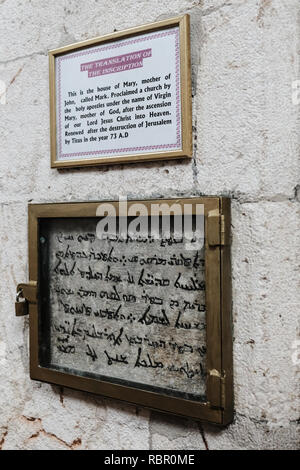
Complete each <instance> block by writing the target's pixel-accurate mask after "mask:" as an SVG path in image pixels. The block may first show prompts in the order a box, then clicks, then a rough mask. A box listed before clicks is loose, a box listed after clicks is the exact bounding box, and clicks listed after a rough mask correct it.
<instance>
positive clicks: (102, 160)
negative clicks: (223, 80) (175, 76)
mask: <svg viewBox="0 0 300 470" xmlns="http://www.w3.org/2000/svg"><path fill="white" fill-rule="evenodd" d="M174 26H179V34H180V82H181V87H180V88H181V90H180V91H181V131H182V149H181V150H174V151H167V152H161V151H160V152H153V153H145V154H132V155H121V156H114V157H98V158H90V159H84V160H80V159H79V160H71V161H58V160H57V155H56V90H55V59H56V57H58V56H60V55H64V54H67V53H68V52H74V51H76V50H80V49H86V48H88V47H93V46H96V45H98V44H104V43H108V42H112V41H116V40H118V39H125V38H128V37H131V36H135V35H139V34H145V33H151V32H153V31H158V30H161V29H166V28H171V27H174ZM189 37H190V18H189V15H184V16H179V17H176V18H172V19H168V20H164V21H159V22H156V23H150V24H147V25H143V26H138V27H136V28H130V29H127V30H124V31H121V32H116V33H112V34H107V35H105V36H102V37H97V38H94V39H90V40H88V41H82V42H78V43H76V44H71V45H69V46H65V47H61V48H59V49H55V50H51V51H49V84H50V132H51V168H69V167H81V166H95V165H104V164H105V165H107V164H113V163H129V162H141V161H151V160H166V159H172V158H183V157H188V158H191V157H192V152H193V150H192V93H191V59H190V57H191V52H190V41H189Z"/></svg>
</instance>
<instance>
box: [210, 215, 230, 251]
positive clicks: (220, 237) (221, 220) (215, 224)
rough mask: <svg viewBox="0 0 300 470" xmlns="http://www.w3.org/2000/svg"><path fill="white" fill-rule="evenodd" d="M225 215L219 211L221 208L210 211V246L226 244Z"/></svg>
mask: <svg viewBox="0 0 300 470" xmlns="http://www.w3.org/2000/svg"><path fill="white" fill-rule="evenodd" d="M225 235H226V233H225V216H224V215H223V214H220V213H219V210H218V209H216V210H213V211H210V212H209V213H208V228H207V236H208V244H209V245H210V246H224V245H225V244H226V237H225Z"/></svg>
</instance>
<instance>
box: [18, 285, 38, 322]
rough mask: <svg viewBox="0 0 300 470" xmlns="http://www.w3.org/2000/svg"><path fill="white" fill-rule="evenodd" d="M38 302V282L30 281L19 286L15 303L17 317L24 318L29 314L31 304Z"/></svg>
mask: <svg viewBox="0 0 300 470" xmlns="http://www.w3.org/2000/svg"><path fill="white" fill-rule="evenodd" d="M36 302H37V282H36V281H29V282H28V283H26V284H18V286H17V296H16V302H15V311H16V316H17V317H23V316H25V315H28V313H29V308H28V306H29V303H31V304H36Z"/></svg>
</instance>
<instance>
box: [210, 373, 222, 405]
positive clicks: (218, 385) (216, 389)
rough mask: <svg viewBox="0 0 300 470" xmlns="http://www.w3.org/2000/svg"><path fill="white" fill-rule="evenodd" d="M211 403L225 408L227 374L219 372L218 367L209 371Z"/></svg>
mask: <svg viewBox="0 0 300 470" xmlns="http://www.w3.org/2000/svg"><path fill="white" fill-rule="evenodd" d="M208 376H209V390H208V393H209V403H210V405H211V406H215V407H218V408H225V405H226V402H225V396H226V395H225V385H226V374H225V372H223V374H221V372H219V371H218V370H217V369H212V370H210V371H209V375H208Z"/></svg>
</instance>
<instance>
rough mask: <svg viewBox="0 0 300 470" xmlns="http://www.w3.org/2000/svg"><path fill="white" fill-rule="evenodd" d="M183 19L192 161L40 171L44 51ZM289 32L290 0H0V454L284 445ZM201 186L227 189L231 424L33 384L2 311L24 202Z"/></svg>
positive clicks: (18, 272)
mask: <svg viewBox="0 0 300 470" xmlns="http://www.w3.org/2000/svg"><path fill="white" fill-rule="evenodd" d="M183 13H189V14H190V16H191V25H192V33H191V43H192V79H193V126H194V157H193V160H192V161H173V162H167V161H166V162H161V163H141V164H134V165H117V166H111V167H98V168H93V169H77V170H75V169H70V170H60V171H57V170H51V169H50V164H49V159H50V148H49V98H48V57H47V52H48V50H49V49H53V48H57V47H60V46H63V45H66V44H70V43H74V42H77V41H81V40H84V39H88V38H92V37H94V36H100V35H103V34H106V33H110V32H112V31H114V30H122V29H125V28H128V27H133V26H137V25H139V24H144V23H149V22H153V21H157V20H161V19H165V18H169V17H173V16H177V15H179V14H183ZM299 31H300V4H299V1H298V0H231V1H223V0H200V1H199V0H198V1H196V0H172V1H170V0H151V1H147V0H127V1H126V2H125V1H124V0H115V1H114V2H107V1H105V0H99V1H97V0H86V1H85V2H81V1H79V0H68V1H67V0H52V1H51V2H48V1H44V0H32V1H30V0H0V80H1V81H2V82H4V83H5V85H6V88H7V90H6V97H3V96H2V98H1V104H0V143H1V146H0V153H1V158H0V216H1V225H0V240H1V245H0V246H1V249H0V272H1V276H0V289H1V290H0V408H1V411H0V448H2V449H166V448H167V449H206V448H209V449H272V448H277V449H278V448H284V449H288V448H290V449H295V448H296V447H297V444H298V442H299V435H297V419H298V413H299V396H297V383H296V373H297V367H298V370H299V366H297V364H296V361H295V354H294V361H293V360H292V355H293V352H294V353H295V349H293V348H295V347H296V346H297V344H298V348H299V338H298V343H296V341H297V316H298V317H299V300H300V299H299V257H298V258H297V256H296V255H297V252H298V254H299V246H300V243H299V241H300V240H299V239H300V236H299V228H300V227H299V202H300V196H299V193H300V191H299V189H300V185H299V135H300V127H299V106H300V105H297V104H296V101H295V99H294V102H293V100H292V93H293V88H292V84H293V82H294V81H295V80H297V79H300V76H299ZM4 98H6V99H4ZM200 194H204V195H227V196H230V197H231V198H232V235H233V244H232V265H233V267H232V276H233V322H234V380H235V383H234V388H235V419H234V422H233V424H231V425H230V426H229V427H227V428H225V429H223V430H220V429H217V428H214V427H212V426H207V425H199V424H197V423H195V422H193V421H189V420H184V419H179V418H175V417H167V416H165V415H163V414H160V413H154V412H149V411H148V410H145V409H140V408H136V407H134V406H128V405H126V404H120V403H117V402H115V401H113V400H107V399H102V398H101V397H96V396H93V395H88V394H85V393H81V392H76V391H71V390H68V389H63V388H60V387H57V386H51V385H48V384H40V383H38V382H33V381H31V380H30V378H29V371H28V319H26V318H25V319H23V318H15V317H14V300H15V288H16V284H17V282H22V281H24V280H26V279H27V275H28V274H27V268H28V258H27V204H28V202H34V203H37V202H57V201H59V202H61V201H78V200H85V201H88V200H101V199H118V197H119V196H120V195H127V196H128V198H137V199H138V198H140V199H145V198H157V197H176V196H185V195H186V196H189V195H200ZM298 350H299V349H298Z"/></svg>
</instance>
